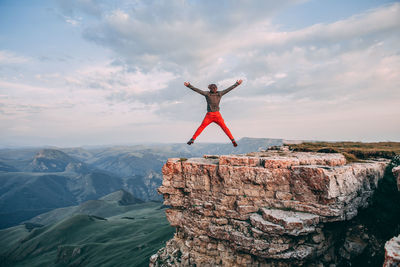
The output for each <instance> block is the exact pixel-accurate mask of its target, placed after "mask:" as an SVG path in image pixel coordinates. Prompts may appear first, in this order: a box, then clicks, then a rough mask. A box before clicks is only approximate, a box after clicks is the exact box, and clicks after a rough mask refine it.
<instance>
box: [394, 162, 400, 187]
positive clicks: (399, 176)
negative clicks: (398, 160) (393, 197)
mask: <svg viewBox="0 0 400 267" xmlns="http://www.w3.org/2000/svg"><path fill="white" fill-rule="evenodd" d="M392 172H393V176H394V177H395V178H396V181H397V189H398V190H399V191H400V166H397V167H394V168H393V169H392Z"/></svg>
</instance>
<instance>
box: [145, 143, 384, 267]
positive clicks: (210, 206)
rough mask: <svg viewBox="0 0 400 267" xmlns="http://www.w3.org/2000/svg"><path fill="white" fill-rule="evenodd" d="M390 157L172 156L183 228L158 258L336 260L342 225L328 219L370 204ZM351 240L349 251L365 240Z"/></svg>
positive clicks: (222, 262) (283, 262)
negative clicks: (360, 160) (332, 227)
mask: <svg viewBox="0 0 400 267" xmlns="http://www.w3.org/2000/svg"><path fill="white" fill-rule="evenodd" d="M387 163H388V162H387V161H385V160H381V161H378V160H377V161H366V162H363V163H351V164H346V159H345V157H344V156H343V155H342V154H339V153H331V154H328V153H314V152H313V153H311V152H289V151H267V152H254V153H250V154H247V155H229V156H205V157H204V158H194V159H188V160H186V161H181V160H179V159H169V160H168V161H167V163H166V164H165V165H164V167H163V175H164V180H163V184H162V186H161V187H160V188H159V189H158V191H159V193H161V194H163V195H164V204H165V205H170V206H171V209H169V210H167V211H166V214H167V218H168V220H169V221H170V222H171V225H173V226H175V227H177V232H176V234H175V236H174V238H173V239H172V240H170V241H169V242H168V243H167V245H166V247H165V248H163V249H161V250H160V251H159V252H158V253H157V254H155V255H153V256H152V258H151V263H150V266H195V265H196V266H294V265H296V264H297V265H301V264H305V263H307V264H309V263H312V264H315V266H316V265H318V264H322V265H324V264H330V263H335V262H336V261H337V257H336V256H335V255H333V253H334V250H333V249H332V248H333V246H334V245H335V242H336V233H335V232H334V231H332V230H330V229H328V228H329V227H328V228H326V225H328V224H332V223H336V222H341V221H344V220H349V219H351V218H353V217H354V216H356V215H357V211H358V209H359V208H361V207H366V206H367V205H368V200H369V198H370V197H371V195H372V193H373V191H374V189H375V188H376V187H377V184H378V181H379V179H380V178H382V177H383V174H384V169H385V167H386V165H387ZM346 242H347V243H346V247H345V250H343V253H344V254H343V255H347V254H346V253H358V254H359V253H360V252H361V251H362V250H363V246H364V245H365V244H364V241H363V240H357V239H354V238H353V239H348V240H347V239H346ZM263 264H264V265H263Z"/></svg>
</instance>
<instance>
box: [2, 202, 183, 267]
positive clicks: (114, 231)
mask: <svg viewBox="0 0 400 267" xmlns="http://www.w3.org/2000/svg"><path fill="white" fill-rule="evenodd" d="M82 206H85V205H82ZM82 206H81V207H82ZM123 207H124V208H125V209H127V210H128V211H122V212H120V213H118V214H114V215H112V216H105V217H99V216H96V215H87V214H82V213H71V214H70V215H68V216H66V217H65V218H64V219H62V220H61V221H58V222H56V223H50V224H48V225H46V226H42V227H38V225H35V224H26V225H19V226H14V227H11V228H8V229H3V230H0V266H29V267H34V266H71V265H77V266H148V263H149V257H150V255H152V254H154V253H155V252H156V251H157V250H158V249H159V248H160V247H162V246H163V245H164V244H165V241H166V240H168V239H170V238H171V237H172V235H173V233H174V231H175V230H174V228H173V227H171V226H170V225H169V224H168V222H167V221H166V219H165V215H164V210H163V209H160V207H161V204H159V203H154V202H147V203H142V204H133V205H126V206H123ZM114 208H115V206H114ZM110 210H111V209H110V208H109V210H108V212H110ZM91 212H93V210H92V211H91ZM113 212H114V213H115V212H116V210H115V209H114V210H113ZM113 212H111V213H113ZM97 214H99V213H97ZM53 215H54V214H53ZM47 216H48V215H47ZM32 227H33V228H34V229H33V230H31V231H29V229H30V228H32Z"/></svg>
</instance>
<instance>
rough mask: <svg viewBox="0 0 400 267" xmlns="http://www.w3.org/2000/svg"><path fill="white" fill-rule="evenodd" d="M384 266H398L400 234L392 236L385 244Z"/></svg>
mask: <svg viewBox="0 0 400 267" xmlns="http://www.w3.org/2000/svg"><path fill="white" fill-rule="evenodd" d="M383 266H384V267H398V266H400V235H399V236H397V237H393V238H392V239H390V240H389V241H388V242H386V244H385V262H384V263H383Z"/></svg>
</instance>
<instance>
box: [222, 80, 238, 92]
mask: <svg viewBox="0 0 400 267" xmlns="http://www.w3.org/2000/svg"><path fill="white" fill-rule="evenodd" d="M241 83H242V80H237V81H236V82H235V84H234V85H232V86H230V87H228V88H226V89H225V90H222V91H221V95H224V94H226V93H228V92H229V91H231V90H233V89H234V88H236V87H237V86H238V85H239V84H241Z"/></svg>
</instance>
